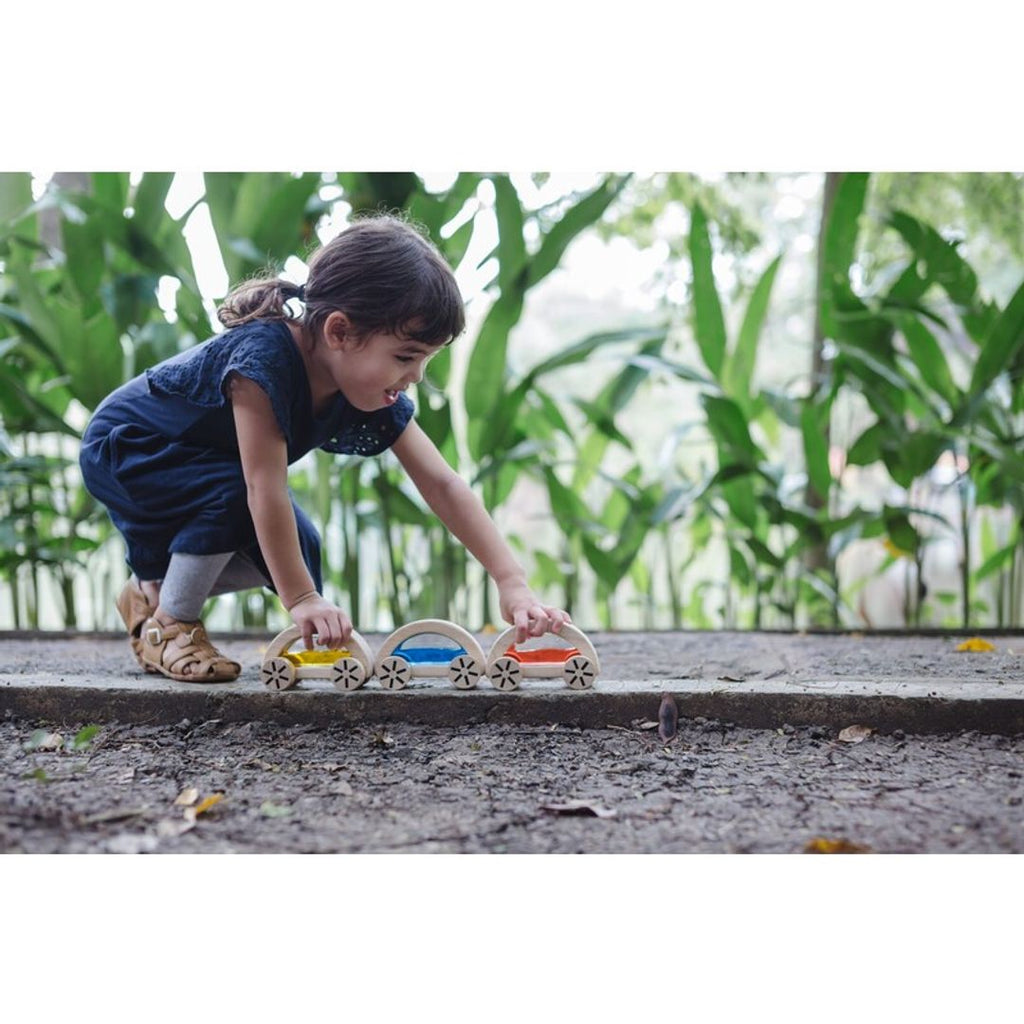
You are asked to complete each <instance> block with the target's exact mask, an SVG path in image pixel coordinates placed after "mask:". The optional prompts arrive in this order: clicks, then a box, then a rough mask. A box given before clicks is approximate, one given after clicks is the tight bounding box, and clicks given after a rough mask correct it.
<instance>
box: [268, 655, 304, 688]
mask: <svg viewBox="0 0 1024 1024" xmlns="http://www.w3.org/2000/svg"><path fill="white" fill-rule="evenodd" d="M260 678H261V679H262V680H263V683H264V685H265V686H267V687H268V688H269V689H271V690H289V689H291V688H292V687H293V686H294V685H295V680H296V675H295V666H294V665H293V664H292V663H291V662H290V661H289V660H288V659H287V658H271V659H270V661H267V662H264V663H263V665H262V666H261V667H260Z"/></svg>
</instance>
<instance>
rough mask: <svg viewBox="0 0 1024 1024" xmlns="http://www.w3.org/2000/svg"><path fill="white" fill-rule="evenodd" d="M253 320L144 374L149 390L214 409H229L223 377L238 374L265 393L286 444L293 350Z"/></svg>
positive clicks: (268, 326)
mask: <svg viewBox="0 0 1024 1024" xmlns="http://www.w3.org/2000/svg"><path fill="white" fill-rule="evenodd" d="M275 327H276V325H273V324H269V323H261V322H259V321H256V322H254V323H252V324H245V325H243V326H242V327H237V328H234V329H233V330H229V331H225V332H224V334H221V335H217V336H216V337H214V338H211V339H210V340H209V341H207V342H205V343H204V344H202V345H200V346H199V347H198V348H195V349H190V350H188V351H186V352H182V353H181V354H180V355H179V356H175V357H173V358H172V359H168V360H166V361H165V362H163V363H160V365H159V366H155V367H153V368H152V369H151V370H147V371H146V376H147V378H148V379H149V385H150V388H151V389H152V390H154V391H158V392H163V393H165V394H170V395H177V396H179V397H181V398H184V399H186V400H187V401H189V402H191V403H192V404H193V405H197V406H201V407H203V408H209V409H216V408H220V407H222V406H225V405H227V404H228V399H227V394H226V387H225V385H226V384H227V380H228V377H229V376H230V375H231V374H232V373H237V374H238V375H239V376H241V377H246V378H248V379H249V380H251V381H253V382H254V383H255V384H257V385H258V386H259V387H260V388H261V389H262V390H263V391H265V392H266V394H267V397H268V398H269V399H270V405H271V407H272V408H273V410H274V418H275V419H276V420H277V425H278V426H279V427H280V428H281V433H282V434H283V435H284V437H285V439H286V440H287V441H288V442H289V443H291V438H292V402H291V400H290V397H289V396H291V395H293V394H294V393H295V388H296V386H297V382H296V380H295V370H296V360H295V355H294V349H293V348H292V346H291V345H290V344H287V343H286V342H287V340H288V339H287V338H286V337H284V336H283V335H282V334H281V331H280V328H276V329H275Z"/></svg>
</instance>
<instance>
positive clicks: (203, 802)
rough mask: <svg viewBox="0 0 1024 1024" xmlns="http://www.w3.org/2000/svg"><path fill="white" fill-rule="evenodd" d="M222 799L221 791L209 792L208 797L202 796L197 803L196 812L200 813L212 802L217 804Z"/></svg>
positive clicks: (209, 806)
mask: <svg viewBox="0 0 1024 1024" xmlns="http://www.w3.org/2000/svg"><path fill="white" fill-rule="evenodd" d="M223 799H224V794H223V793H211V794H210V795H209V796H208V797H204V798H203V799H202V800H200V801H199V804H198V805H197V806H196V814H202V813H203V811H208V810H209V809H210V808H211V807H212V806H213V805H214V804H219V803H220V802H221V800H223Z"/></svg>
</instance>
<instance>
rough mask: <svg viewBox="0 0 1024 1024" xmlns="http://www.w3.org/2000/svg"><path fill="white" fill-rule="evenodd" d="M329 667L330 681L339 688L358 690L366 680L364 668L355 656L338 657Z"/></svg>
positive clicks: (347, 690) (346, 690)
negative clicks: (330, 671) (331, 671)
mask: <svg viewBox="0 0 1024 1024" xmlns="http://www.w3.org/2000/svg"><path fill="white" fill-rule="evenodd" d="M331 667H332V669H333V670H334V671H333V674H332V676H331V682H332V683H334V685H335V686H336V687H337V688H338V689H339V690H344V691H345V692H349V691H351V690H358V689H359V687H360V686H362V685H363V683H365V682H366V669H364V668H363V666H362V665H361V664H360V663H359V661H358V660H357V659H356V658H339V659H338V660H337V661H336V662H335V663H334V664H333V665H332V666H331Z"/></svg>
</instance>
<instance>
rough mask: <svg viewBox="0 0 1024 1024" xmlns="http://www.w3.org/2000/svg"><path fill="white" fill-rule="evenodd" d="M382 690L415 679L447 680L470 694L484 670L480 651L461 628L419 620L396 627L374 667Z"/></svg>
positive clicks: (433, 621)
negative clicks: (425, 677)
mask: <svg viewBox="0 0 1024 1024" xmlns="http://www.w3.org/2000/svg"><path fill="white" fill-rule="evenodd" d="M374 668H375V671H376V673H377V678H378V679H379V680H380V685H381V686H383V687H384V689H385V690H401V689H402V688H403V687H404V686H406V685H407V684H408V683H409V681H410V680H411V679H413V678H415V677H417V676H441V677H444V676H447V677H448V678H449V679H450V680H451V681H452V683H453V684H454V685H455V686H456V687H458V689H460V690H471V689H472V688H473V687H474V686H476V684H477V680H478V679H479V678H480V677H481V676H482V675H483V674H484V672H485V670H486V668H487V659H486V658H485V657H484V651H483V648H482V647H481V646H480V644H479V643H477V641H476V640H475V639H474V638H473V636H472V635H471V634H470V633H468V632H466V630H465V629H463V628H462V626H457V625H456V624H455V623H454V622H448V621H447V620H445V619H420V620H418V621H417V622H410V623H408V624H407V625H405V626H400V627H399V628H398V629H396V630H395V631H394V632H393V633H392V634H391V635H390V636H389V637H388V638H387V640H385V641H384V646H383V647H381V649H380V651H378V653H377V660H376V662H375V663H374Z"/></svg>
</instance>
